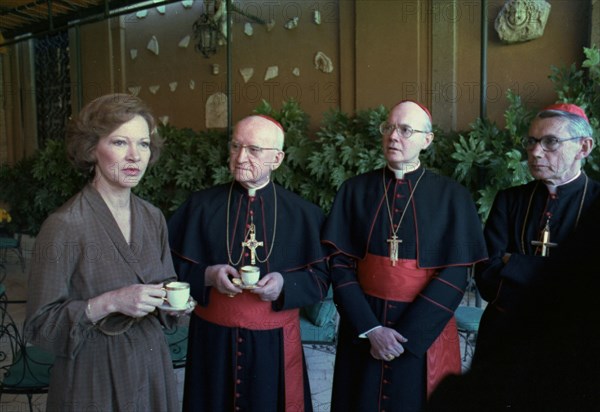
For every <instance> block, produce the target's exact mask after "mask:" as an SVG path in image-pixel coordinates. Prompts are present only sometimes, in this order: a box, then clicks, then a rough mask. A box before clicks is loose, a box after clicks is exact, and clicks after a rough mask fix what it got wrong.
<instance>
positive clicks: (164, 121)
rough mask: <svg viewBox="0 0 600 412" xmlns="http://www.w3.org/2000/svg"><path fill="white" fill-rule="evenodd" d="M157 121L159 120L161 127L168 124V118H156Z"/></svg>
mask: <svg viewBox="0 0 600 412" xmlns="http://www.w3.org/2000/svg"><path fill="white" fill-rule="evenodd" d="M158 120H160V122H161V123H162V125H163V126H166V125H168V124H169V116H160V117H159V118H158Z"/></svg>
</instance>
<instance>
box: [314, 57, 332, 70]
mask: <svg viewBox="0 0 600 412" xmlns="http://www.w3.org/2000/svg"><path fill="white" fill-rule="evenodd" d="M315 69H317V70H320V71H322V72H323V73H331V72H332V71H333V63H332V62H331V59H330V58H329V57H327V55H326V54H325V53H323V52H317V54H315Z"/></svg>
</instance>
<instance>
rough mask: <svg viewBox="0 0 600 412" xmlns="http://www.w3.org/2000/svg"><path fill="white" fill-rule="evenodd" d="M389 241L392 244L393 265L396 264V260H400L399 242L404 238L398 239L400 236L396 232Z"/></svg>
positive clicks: (391, 257) (391, 258)
mask: <svg viewBox="0 0 600 412" xmlns="http://www.w3.org/2000/svg"><path fill="white" fill-rule="evenodd" d="M387 242H388V243H389V244H390V260H391V261H392V266H396V262H397V261H398V244H399V243H402V239H398V236H396V234H395V233H394V234H393V235H392V237H391V238H390V239H388V240H387Z"/></svg>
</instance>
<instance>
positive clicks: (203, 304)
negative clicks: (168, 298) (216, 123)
mask: <svg viewBox="0 0 600 412" xmlns="http://www.w3.org/2000/svg"><path fill="white" fill-rule="evenodd" d="M283 144H284V130H283V127H282V126H281V124H280V123H279V122H277V121H276V120H275V119H273V118H270V117H267V116H262V115H253V116H249V117H246V118H244V119H242V120H241V121H240V122H238V123H237V124H236V126H235V128H234V131H233V137H232V140H231V141H230V143H229V155H230V158H229V168H230V171H231V174H232V176H233V181H232V182H231V183H227V184H223V185H219V186H215V187H212V188H209V189H205V190H202V191H199V192H196V193H193V194H192V195H191V196H190V197H189V199H188V200H187V201H186V202H185V203H184V204H183V205H182V206H181V207H180V208H179V209H178V210H177V211H176V212H175V214H174V215H173V216H172V217H171V219H170V220H169V224H168V225H169V236H170V244H171V251H172V256H173V261H174V265H175V270H176V272H177V274H178V277H179V279H180V280H182V281H185V282H189V283H190V285H191V294H192V296H193V297H194V299H195V300H196V301H197V302H198V305H197V307H196V309H195V310H194V313H193V314H192V316H191V320H190V329H189V330H190V335H189V349H188V357H187V360H188V363H187V365H186V376H185V386H184V399H183V409H184V410H185V411H194V412H200V411H206V412H213V411H235V410H249V411H274V412H275V411H281V412H283V411H290V410H294V411H296V410H297V411H301V410H303V411H312V405H311V393H310V388H309V382H308V378H307V373H306V368H305V365H304V355H303V349H302V344H301V337H300V326H299V308H301V307H303V306H307V305H310V304H314V303H317V302H319V301H321V300H323V299H324V298H325V297H326V295H327V290H328V288H329V274H328V271H327V267H326V263H325V253H324V248H323V246H322V245H321V242H320V231H321V226H322V224H323V222H324V220H325V217H324V215H323V213H322V211H321V209H320V208H318V207H317V206H315V205H313V204H312V203H309V202H308V201H306V200H304V199H302V198H301V197H299V196H297V195H296V194H294V193H292V192H290V191H288V190H286V189H284V188H283V187H281V186H279V185H278V184H276V183H274V182H273V181H272V180H271V173H272V172H273V171H274V170H275V169H277V168H278V167H279V166H280V165H281V163H282V162H283V159H284V156H285V153H284V151H283ZM247 267H253V268H254V270H259V271H260V276H259V277H260V278H259V280H258V282H257V283H252V282H251V279H250V277H248V278H247V279H248V281H245V280H244V278H243V277H242V276H241V273H240V272H242V269H244V271H246V272H250V273H252V269H253V268H247Z"/></svg>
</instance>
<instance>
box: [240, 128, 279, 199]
mask: <svg viewBox="0 0 600 412" xmlns="http://www.w3.org/2000/svg"><path fill="white" fill-rule="evenodd" d="M280 133H281V132H280V131H279V129H278V127H277V126H276V125H275V124H273V122H271V121H269V120H266V119H263V118H260V117H249V118H246V119H244V120H241V121H240V122H239V123H238V124H237V125H236V127H235V130H234V132H233V139H232V141H231V144H230V150H229V170H230V171H231V174H232V175H233V177H234V179H235V180H237V181H238V182H240V183H241V184H242V186H244V187H246V188H253V187H261V186H263V185H264V184H265V183H267V182H268V181H269V179H270V176H271V172H272V171H273V170H275V169H277V168H278V167H279V166H280V165H281V162H282V161H283V158H284V153H283V151H281V150H279V149H278V147H279V146H278V145H280V144H281V139H280V138H278V136H279V134H280Z"/></svg>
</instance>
